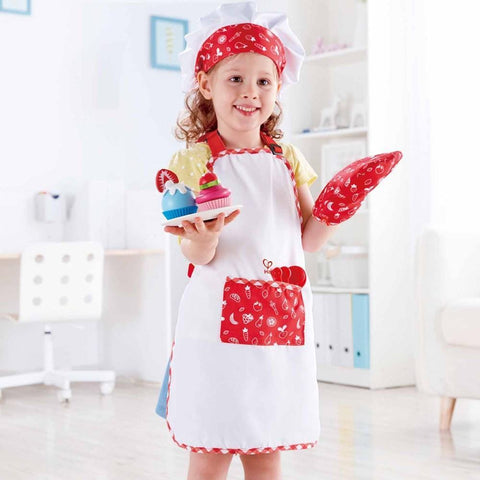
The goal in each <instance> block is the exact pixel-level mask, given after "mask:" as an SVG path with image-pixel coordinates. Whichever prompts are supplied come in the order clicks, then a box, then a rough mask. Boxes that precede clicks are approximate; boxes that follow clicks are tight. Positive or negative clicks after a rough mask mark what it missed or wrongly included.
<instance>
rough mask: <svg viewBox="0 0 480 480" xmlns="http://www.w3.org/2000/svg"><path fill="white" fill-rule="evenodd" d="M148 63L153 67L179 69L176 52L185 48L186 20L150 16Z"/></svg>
mask: <svg viewBox="0 0 480 480" xmlns="http://www.w3.org/2000/svg"><path fill="white" fill-rule="evenodd" d="M150 18H151V19H150V63H151V66H152V67H153V68H163V69H167V70H180V61H179V60H178V54H179V53H180V52H181V51H182V50H183V49H184V48H185V39H184V36H185V34H186V33H188V20H183V19H180V18H168V17H155V16H152V17H150Z"/></svg>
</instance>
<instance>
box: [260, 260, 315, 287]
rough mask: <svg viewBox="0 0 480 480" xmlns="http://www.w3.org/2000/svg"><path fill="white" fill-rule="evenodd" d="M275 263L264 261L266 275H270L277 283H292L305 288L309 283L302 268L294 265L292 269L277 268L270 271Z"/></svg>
mask: <svg viewBox="0 0 480 480" xmlns="http://www.w3.org/2000/svg"><path fill="white" fill-rule="evenodd" d="M272 265H273V263H272V262H271V261H269V260H263V266H264V267H265V269H266V270H265V273H269V274H270V275H271V276H272V279H273V280H274V281H275V282H285V283H291V284H293V285H298V286H299V287H303V286H304V285H305V283H306V282H307V274H306V273H305V270H304V269H303V268H302V267H299V266H298V265H292V266H290V267H275V268H274V269H272V270H270V267H271V266H272Z"/></svg>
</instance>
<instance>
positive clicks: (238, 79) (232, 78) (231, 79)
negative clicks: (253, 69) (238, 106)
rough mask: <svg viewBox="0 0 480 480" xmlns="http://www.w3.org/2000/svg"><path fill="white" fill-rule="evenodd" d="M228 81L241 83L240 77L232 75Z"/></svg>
mask: <svg viewBox="0 0 480 480" xmlns="http://www.w3.org/2000/svg"><path fill="white" fill-rule="evenodd" d="M230 81H231V82H235V83H238V82H241V81H242V77H240V76H239V75H234V76H233V77H230Z"/></svg>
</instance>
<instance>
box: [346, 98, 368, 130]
mask: <svg viewBox="0 0 480 480" xmlns="http://www.w3.org/2000/svg"><path fill="white" fill-rule="evenodd" d="M366 126H367V108H366V106H365V104H364V103H354V104H353V105H352V109H351V111H350V125H349V127H350V128H360V127H366Z"/></svg>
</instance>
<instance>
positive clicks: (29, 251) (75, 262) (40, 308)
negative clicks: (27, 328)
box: [0, 242, 115, 401]
mask: <svg viewBox="0 0 480 480" xmlns="http://www.w3.org/2000/svg"><path fill="white" fill-rule="evenodd" d="M103 257H104V255H103V247H102V246H101V245H100V244H99V243H95V242H62V243H53V242H52V243H37V244H32V245H29V246H28V247H27V248H26V249H25V251H24V252H23V253H22V257H21V264H20V302H19V314H18V315H14V314H8V315H2V316H7V317H9V318H11V319H13V320H18V321H19V322H44V323H45V328H44V336H43V338H44V365H43V370H41V371H37V372H30V373H21V374H17V375H9V376H3V377H0V397H1V391H2V389H3V388H9V387H16V386H22V385H35V384H45V385H54V386H56V387H58V388H60V391H59V392H58V398H59V400H60V401H68V400H69V399H70V398H71V395H72V392H71V389H70V382H101V384H100V391H101V393H102V394H104V395H106V394H109V393H111V392H112V391H113V388H114V385H115V373H114V372H113V371H100V370H57V369H55V366H54V361H53V339H52V330H51V328H50V323H54V322H62V321H78V320H90V319H96V320H98V319H99V318H100V317H101V312H102V294H103V259H104V258H103Z"/></svg>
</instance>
